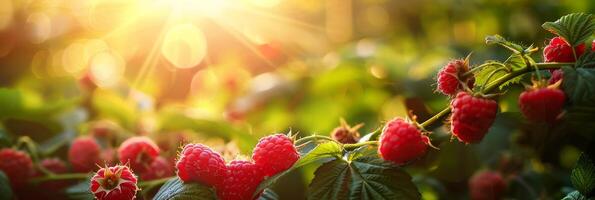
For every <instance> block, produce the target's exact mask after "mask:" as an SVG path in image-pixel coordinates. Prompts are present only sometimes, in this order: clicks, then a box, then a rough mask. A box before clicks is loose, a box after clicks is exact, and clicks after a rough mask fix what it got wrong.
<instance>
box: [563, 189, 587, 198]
mask: <svg viewBox="0 0 595 200" xmlns="http://www.w3.org/2000/svg"><path fill="white" fill-rule="evenodd" d="M562 200H588V198H587V197H585V196H583V195H582V194H581V193H580V192H578V191H576V190H575V191H573V192H571V193H568V194H567V195H566V196H565V197H564V198H562Z"/></svg>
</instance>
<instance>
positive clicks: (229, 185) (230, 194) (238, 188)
mask: <svg viewBox="0 0 595 200" xmlns="http://www.w3.org/2000/svg"><path fill="white" fill-rule="evenodd" d="M262 180H264V175H263V174H262V171H261V170H260V168H259V166H258V165H256V164H254V163H252V162H249V161H243V160H234V161H231V163H229V164H228V165H227V176H226V177H225V180H224V181H223V185H222V187H221V188H218V190H217V195H218V196H219V199H221V200H251V199H252V194H254V192H255V190H256V188H257V187H258V185H259V184H260V182H262Z"/></svg>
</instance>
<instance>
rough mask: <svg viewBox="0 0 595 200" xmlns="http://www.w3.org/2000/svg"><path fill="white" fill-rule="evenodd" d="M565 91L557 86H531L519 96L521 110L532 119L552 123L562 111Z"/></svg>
mask: <svg viewBox="0 0 595 200" xmlns="http://www.w3.org/2000/svg"><path fill="white" fill-rule="evenodd" d="M565 99H566V97H565V96H564V92H563V91H562V90H560V89H558V88H556V87H546V88H539V87H534V88H530V89H528V90H526V91H524V92H523V93H521V95H520V96H519V106H520V107H521V112H522V113H523V115H524V116H525V117H526V118H527V119H528V120H530V121H534V122H547V123H552V122H554V121H556V118H557V117H558V115H560V113H562V107H563V106H564V100H565Z"/></svg>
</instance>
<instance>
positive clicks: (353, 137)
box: [331, 119, 363, 144]
mask: <svg viewBox="0 0 595 200" xmlns="http://www.w3.org/2000/svg"><path fill="white" fill-rule="evenodd" d="M362 126H363V124H358V125H356V126H354V127H350V126H349V124H347V122H345V120H343V119H341V126H339V127H337V128H335V129H334V130H333V132H331V137H332V138H333V139H334V140H337V141H339V142H340V143H343V144H354V143H357V141H359V137H360V135H359V132H358V131H357V129H359V128H361V127H362Z"/></svg>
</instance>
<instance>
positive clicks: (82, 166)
mask: <svg viewBox="0 0 595 200" xmlns="http://www.w3.org/2000/svg"><path fill="white" fill-rule="evenodd" d="M100 154H101V149H100V147H99V144H97V142H96V141H95V139H93V138H90V137H79V138H77V139H75V140H74V141H72V144H71V145H70V149H69V150H68V161H70V164H71V165H72V168H73V169H74V171H77V172H90V171H93V170H94V169H95V166H96V165H97V164H100V162H101V155H100Z"/></svg>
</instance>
